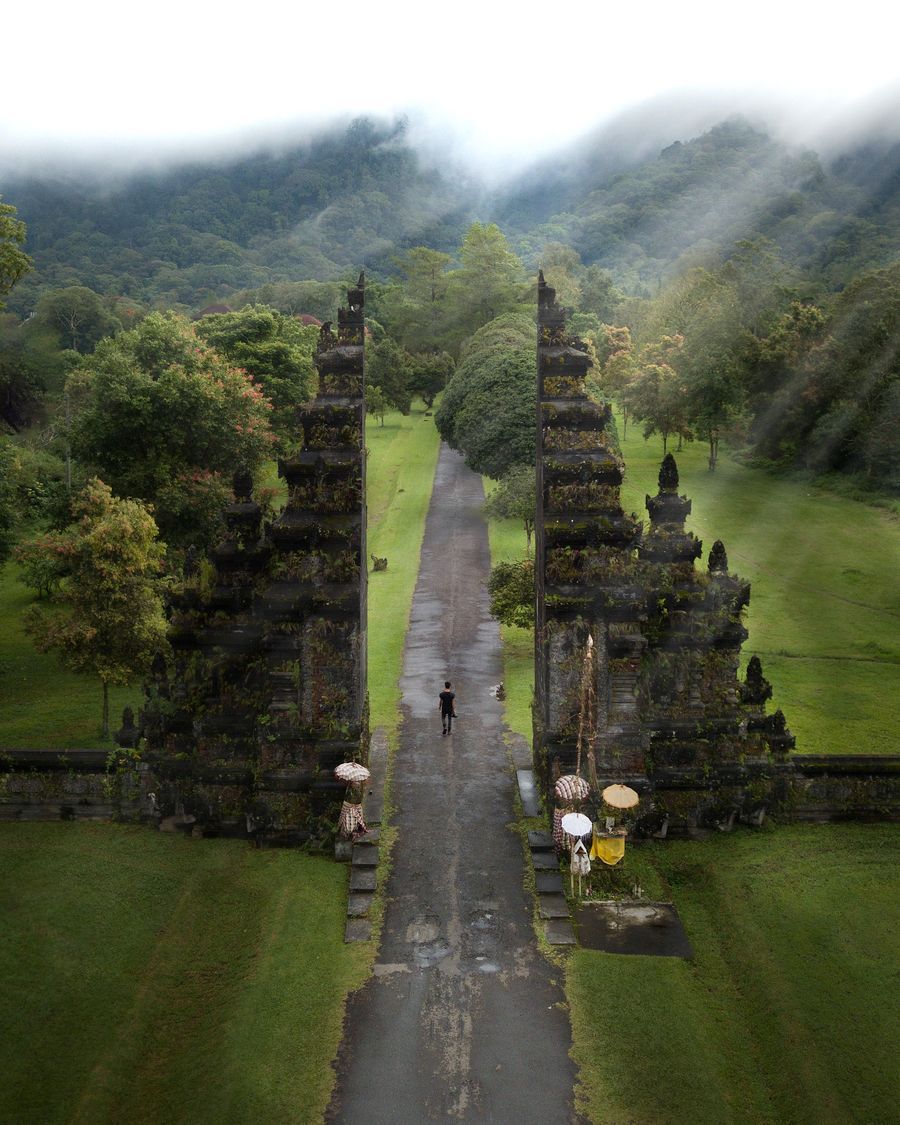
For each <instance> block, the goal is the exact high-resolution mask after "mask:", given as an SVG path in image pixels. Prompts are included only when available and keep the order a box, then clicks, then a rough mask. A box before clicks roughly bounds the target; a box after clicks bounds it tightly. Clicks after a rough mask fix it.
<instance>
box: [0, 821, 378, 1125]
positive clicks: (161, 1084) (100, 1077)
mask: <svg viewBox="0 0 900 1125" xmlns="http://www.w3.org/2000/svg"><path fill="white" fill-rule="evenodd" d="M0 850H2V857H3V859H2V864H0V911H2V916H3V919H4V933H3V941H2V942H0V994H2V1002H0V1051H2V1057H3V1059H4V1067H3V1070H4V1080H3V1082H2V1083H0V1121H8V1122H15V1123H16V1125H26V1123H32V1122H33V1123H35V1125H37V1123H40V1125H51V1123H53V1122H73V1123H75V1122H77V1123H84V1125H88V1123H90V1125H96V1123H100V1122H110V1123H112V1122H124V1121H128V1122H135V1123H148V1125H149V1123H155V1122H160V1123H162V1122H167V1121H188V1120H190V1121H196V1122H209V1123H210V1125H213V1123H216V1125H218V1123H221V1122H226V1121H227V1122H229V1125H231V1123H235V1125H236V1123H238V1122H254V1121H260V1120H272V1121H279V1122H291V1123H294V1122H297V1123H300V1122H314V1121H319V1120H320V1119H321V1114H322V1111H323V1107H324V1105H325V1104H326V1103H327V1100H328V1097H329V1093H330V1087H331V1078H332V1073H331V1067H330V1062H331V1059H332V1058H333V1057H334V1054H335V1051H336V1049H337V1044H338V1041H339V1039H340V1034H341V1019H342V1012H343V1000H344V997H345V995H346V994H347V992H348V991H349V990H350V989H351V988H353V987H356V986H357V985H358V984H359V983H360V982H361V980H362V979H363V977H364V975H365V972H366V970H367V967H368V962H369V958H370V956H371V953H370V950H369V948H368V947H367V946H362V947H360V946H345V945H344V943H343V927H344V911H345V904H346V899H345V883H346V879H347V872H346V868H344V867H341V866H339V865H337V864H335V863H333V862H331V861H329V860H327V859H318V858H313V857H310V856H306V855H302V854H300V853H299V852H296V851H256V850H253V849H251V848H248V847H247V845H246V844H245V843H242V842H240V841H228V840H203V841H200V840H191V839H184V838H183V837H181V836H171V835H165V834H161V833H154V832H149V831H148V830H147V829H146V828H136V827H123V826H120V825H108V824H105V825H85V824H0Z"/></svg>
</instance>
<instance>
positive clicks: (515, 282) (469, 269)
mask: <svg viewBox="0 0 900 1125" xmlns="http://www.w3.org/2000/svg"><path fill="white" fill-rule="evenodd" d="M459 260H460V268H459V269H456V270H453V271H452V272H451V273H450V274H449V276H448V278H447V285H448V291H447V300H448V303H449V305H450V314H449V315H450V318H451V323H452V325H453V329H452V333H451V337H452V341H453V342H455V343H456V345H457V346H458V345H459V343H460V342H461V341H462V340H464V339H465V338H466V337H467V336H470V335H472V333H473V332H475V331H476V330H477V329H479V328H481V327H482V326H483V325H485V324H487V323H488V322H489V321H491V320H495V319H496V318H497V317H499V316H501V315H502V314H504V313H507V312H511V311H512V310H513V309H514V308H515V307H516V305H517V304H518V303H519V302H520V301H521V300H522V298H523V296H524V294H525V269H524V267H523V265H522V263H521V261H520V260H519V258H518V257H517V256H516V255H515V254H514V253H513V251H512V250H510V248H509V244H508V243H507V241H506V238H505V237H504V235H503V233H502V231H501V230H500V228H499V227H498V226H497V225H496V223H472V225H471V226H470V227H469V229H468V230H467V231H466V234H465V237H464V238H463V241H462V244H461V246H460V248H459Z"/></svg>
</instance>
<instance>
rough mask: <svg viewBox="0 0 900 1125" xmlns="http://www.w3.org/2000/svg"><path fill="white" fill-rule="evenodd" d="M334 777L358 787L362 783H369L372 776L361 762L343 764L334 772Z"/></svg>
mask: <svg viewBox="0 0 900 1125" xmlns="http://www.w3.org/2000/svg"><path fill="white" fill-rule="evenodd" d="M334 776H335V777H336V778H337V779H338V780H339V781H347V782H349V783H350V784H351V785H358V784H359V783H360V782H361V781H368V780H369V778H370V777H371V776H372V775H371V774H370V773H369V771H368V770H367V769H366V767H365V766H361V765H360V764H359V762H341V764H340V765H339V766H338V767H337V769H336V770H335V771H334Z"/></svg>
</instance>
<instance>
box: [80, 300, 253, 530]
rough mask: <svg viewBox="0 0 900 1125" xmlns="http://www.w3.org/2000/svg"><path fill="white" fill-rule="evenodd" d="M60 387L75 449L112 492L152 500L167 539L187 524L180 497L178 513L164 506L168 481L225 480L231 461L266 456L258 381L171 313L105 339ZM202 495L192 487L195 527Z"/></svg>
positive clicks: (205, 490) (205, 492) (202, 489)
mask: <svg viewBox="0 0 900 1125" xmlns="http://www.w3.org/2000/svg"><path fill="white" fill-rule="evenodd" d="M67 386H68V390H69V393H70V398H71V402H72V404H73V408H74V417H73V419H72V426H71V441H72V450H73V453H74V455H75V456H76V457H77V458H79V459H80V460H81V461H82V462H84V463H86V464H88V465H91V466H93V467H94V469H96V470H98V471H99V472H100V473H101V474H102V475H103V478H104V479H105V480H106V481H107V482H108V483H109V484H110V485H111V487H112V488H113V489H114V491H115V492H116V494H117V495H120V496H134V497H139V498H140V499H142V500H145V501H151V502H153V503H155V504H156V505H157V508H156V512H157V517H158V519H159V522H160V529H161V531H162V532H163V535H164V536H165V537H166V539H167V540H168V541H172V540H173V539H174V540H177V539H178V538H179V529H183V528H184V527H185V525H186V524H187V525H189V523H190V520H189V518H188V517H187V516H186V514H185V513H184V512H183V510H182V507H183V505H182V500H183V497H182V500H179V501H178V504H177V505H176V506H177V508H178V511H174V510H173V511H170V510H169V508H168V507H167V506H166V504H165V500H166V496H167V495H174V494H171V491H170V486H171V485H172V483H173V482H177V481H178V480H179V478H181V479H182V481H184V482H187V481H189V480H190V479H191V478H193V477H194V476H196V475H197V474H205V473H213V474H220V475H221V477H222V478H223V479H224V480H226V481H230V480H231V477H232V475H233V473H234V471H235V469H236V468H237V467H238V466H246V467H247V468H248V469H251V470H253V469H255V468H256V467H257V466H259V465H260V464H261V462H262V461H263V459H264V458H266V457H267V456H270V455H271V451H272V448H273V442H274V435H273V434H272V431H271V428H270V425H269V416H270V414H271V409H272V408H271V404H270V403H269V401H268V399H266V397H265V395H264V394H263V393H262V390H261V389H260V387H259V386H258V385H257V384H256V383H254V382H253V381H252V379H251V378H250V376H249V375H247V373H246V372H245V371H243V370H240V369H238V368H236V367H233V366H232V365H231V364H230V363H229V362H228V361H227V360H226V359H225V358H224V357H223V356H221V355H220V354H219V353H218V352H217V351H215V350H214V349H213V348H211V347H210V346H209V345H208V344H206V343H205V342H204V341H203V340H201V339H200V338H199V336H197V334H196V332H195V330H194V327H193V326H192V325H191V324H190V323H189V322H188V321H186V320H184V319H182V318H180V317H177V316H174V315H173V314H165V315H164V314H161V313H152V314H151V315H150V316H148V317H147V318H146V319H145V320H143V321H142V322H141V324H140V325H138V327H137V328H135V329H133V330H132V331H130V332H123V333H121V334H120V335H119V336H116V337H115V338H108V339H106V340H103V341H102V342H101V343H100V345H99V346H98V348H97V350H96V352H95V353H94V355H93V356H92V357H90V358H89V359H86V360H85V361H84V365H83V366H82V367H81V368H79V369H78V370H77V371H76V372H74V373H73V375H72V376H71V377H70V379H69V382H68V385H67ZM209 494H210V489H209V487H207V484H206V483H202V485H201V486H199V487H198V489H197V490H196V496H197V501H198V504H199V505H200V508H201V509H202V511H201V512H198V524H202V520H201V519H200V518H199V517H200V515H202V513H205V512H206V510H207V508H208V501H209ZM204 518H205V517H204ZM198 545H199V544H198Z"/></svg>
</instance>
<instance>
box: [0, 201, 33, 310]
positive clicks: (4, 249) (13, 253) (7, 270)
mask: <svg viewBox="0 0 900 1125" xmlns="http://www.w3.org/2000/svg"><path fill="white" fill-rule="evenodd" d="M24 243H25V224H24V223H23V222H22V221H21V219H17V218H16V209H15V207H13V205H12V204H11V203H4V202H3V199H2V197H0V309H2V308H3V297H4V296H5V295H6V294H7V293H8V292H9V291H10V289H12V287H13V286H14V285H15V284H16V282H17V281H18V280H19V278H20V277H24V276H25V274H26V273H28V271H29V270H30V269H31V267H32V266H33V265H34V263H33V262H32V260H31V258H29V256H28V255H27V254H26V253H25V251H24V250H23V249H22V246H23V245H24Z"/></svg>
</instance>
